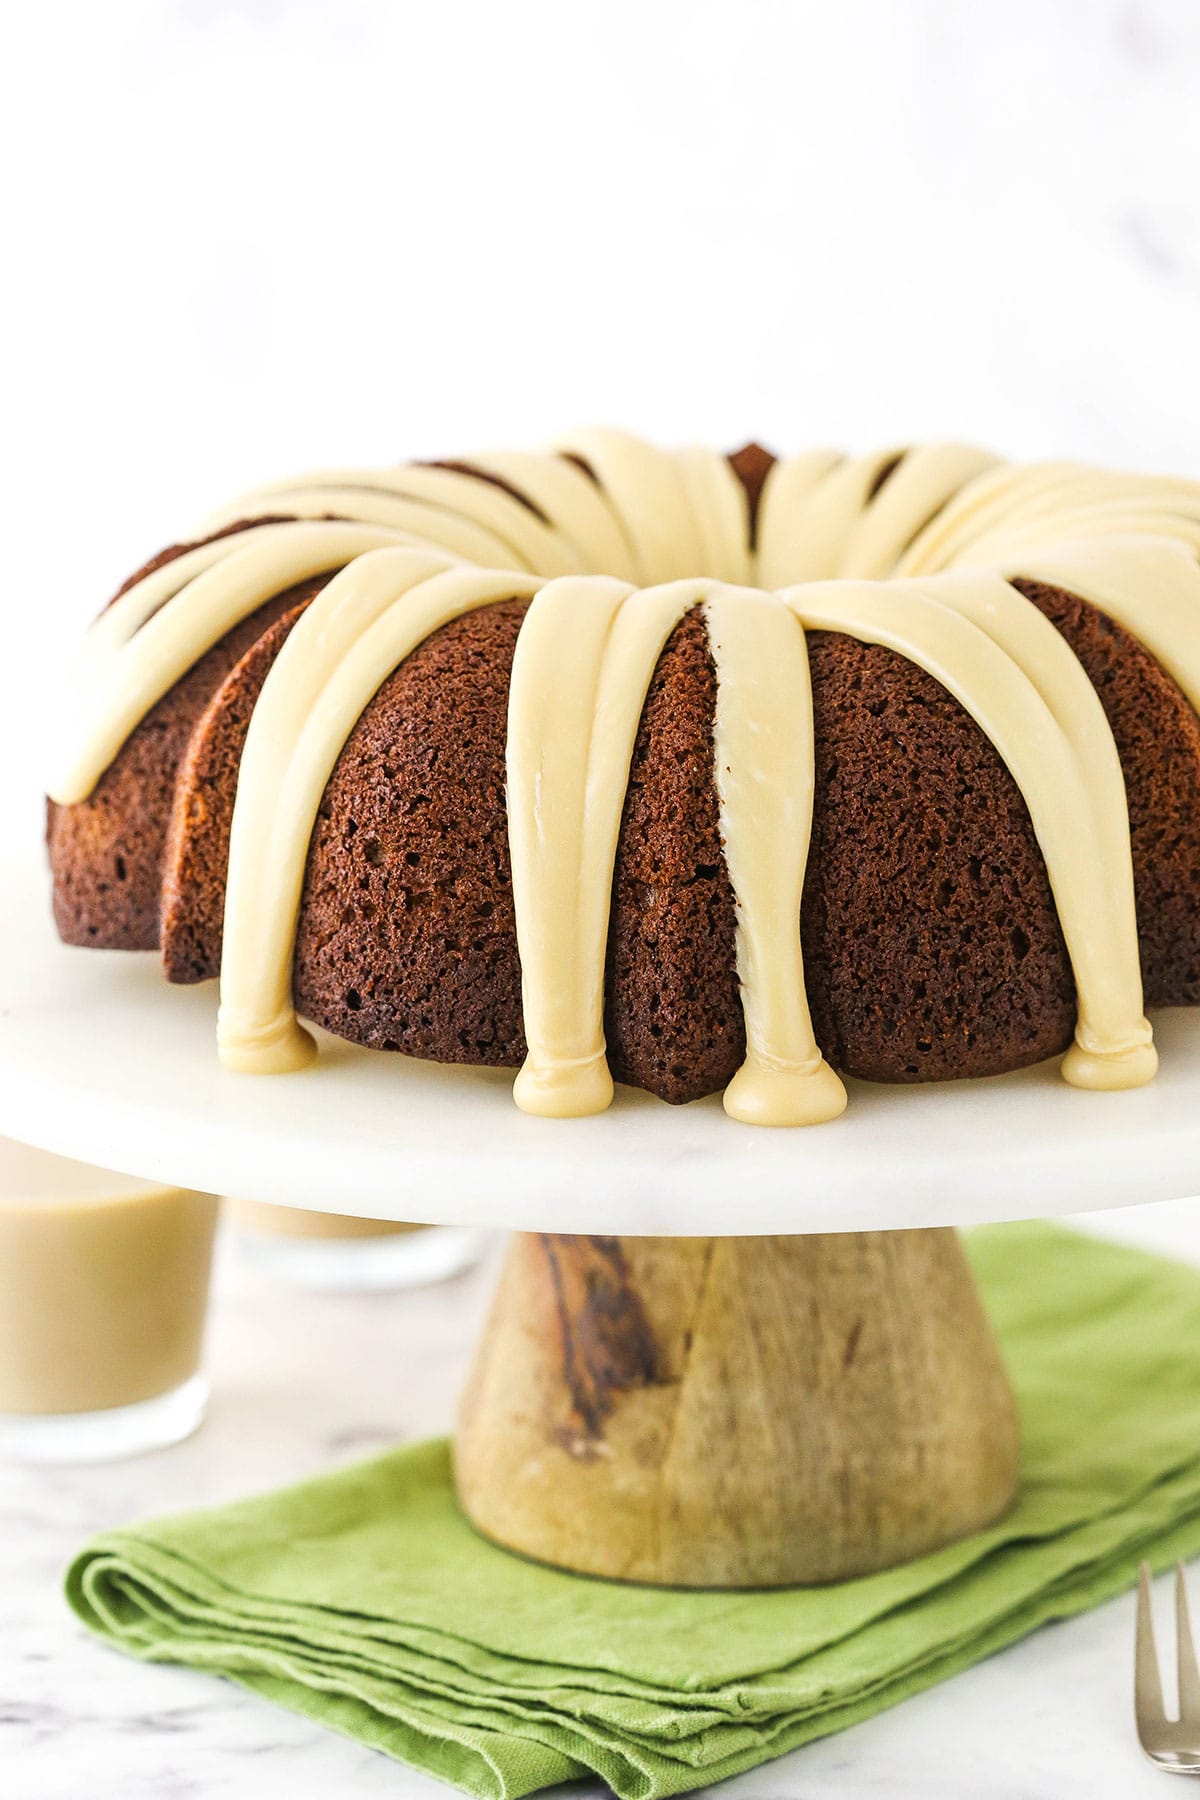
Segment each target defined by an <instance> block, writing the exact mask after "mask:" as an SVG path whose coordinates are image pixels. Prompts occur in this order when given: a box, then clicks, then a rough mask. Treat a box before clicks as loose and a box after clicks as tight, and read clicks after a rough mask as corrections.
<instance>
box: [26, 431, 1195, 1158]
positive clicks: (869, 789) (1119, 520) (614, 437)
mask: <svg viewBox="0 0 1200 1800" xmlns="http://www.w3.org/2000/svg"><path fill="white" fill-rule="evenodd" d="M1198 550H1200V485H1197V484H1194V483H1191V482H1185V481H1176V480H1171V479H1168V478H1165V477H1137V476H1128V475H1115V474H1107V473H1103V472H1100V471H1097V470H1093V469H1089V468H1084V467H1080V466H1077V465H1074V464H1066V463H1058V464H1043V465H1040V466H1033V467H1025V468H1020V467H1014V466H1009V465H1005V464H1003V463H1001V462H999V461H998V460H996V459H995V458H993V457H990V456H988V455H985V454H984V453H982V452H981V451H978V450H974V449H969V448H965V447H962V446H959V445H933V446H929V447H922V448H917V449H908V450H890V451H884V452H881V453H878V454H874V455H870V456H861V457H850V458H847V457H842V456H838V455H836V454H835V453H833V452H831V451H819V452H812V453H808V454H805V455H800V456H795V457H791V458H787V459H782V460H776V459H775V458H774V457H773V456H771V455H770V454H769V453H767V452H766V451H764V450H761V449H759V448H758V447H757V446H753V445H751V446H748V447H747V448H746V449H744V450H741V451H738V452H737V453H736V454H735V455H732V456H729V457H724V456H720V455H717V454H715V453H710V452H708V451H703V450H685V451H681V452H677V453H667V452H664V451H660V450H658V449H655V448H653V447H651V446H650V445H648V444H645V443H642V442H640V441H638V440H636V439H634V438H631V437H628V436H625V435H623V434H621V433H617V432H612V431H603V430H595V431H584V432H580V433H579V434H577V435H576V436H574V437H572V438H570V439H568V440H566V441H564V442H562V443H561V444H559V445H557V446H556V447H555V449H554V450H553V452H552V453H548V454H545V455H525V454H516V453H503V454H494V455H479V456H471V457H467V458H463V459H460V460H456V461H454V462H443V463H436V464H415V465H411V466H408V467H403V468H397V469H386V470H361V469H344V470H336V471H332V472H324V473H320V474H316V475H311V476H307V477H304V478H302V479H300V480H296V481H291V482H287V483H282V484H280V485H278V486H275V487H269V488H264V489H261V490H259V491H258V492H256V493H253V494H251V495H248V496H244V497H243V498H241V499H239V500H237V501H235V502H234V504H233V505H231V506H229V507H227V508H226V509H225V510H224V511H223V512H221V513H219V514H218V515H216V516H215V517H214V518H212V519H210V520H209V521H208V522H207V523H206V524H205V525H204V526H203V528H202V529H201V530H200V531H198V532H197V533H194V534H193V535H192V536H191V537H190V538H189V539H188V541H187V542H184V543H180V544H176V545H174V546H173V547H172V548H171V549H169V550H166V551H164V552H163V553H162V554H161V555H159V556H158V557H156V558H155V559H154V561H152V562H150V563H148V564H147V565H146V566H145V567H144V568H143V569H141V570H140V571H139V572H138V574H137V575H135V576H134V577H133V578H132V580H131V581H130V582H129V583H128V584H127V585H126V586H125V587H124V588H123V589H122V590H121V592H120V593H119V594H118V595H117V597H116V599H115V600H114V601H113V602H112V603H111V604H110V605H109V606H108V608H107V609H106V610H105V611H104V612H103V613H101V615H100V617H99V619H98V620H97V622H96V624H95V625H94V626H93V627H92V629H91V631H90V633H89V634H88V636H87V638H86V640H85V643H84V645H83V650H82V654H81V657H80V662H79V670H78V687H77V691H76V692H75V694H74V695H73V697H72V699H71V702H70V705H69V707H68V708H67V717H68V718H69V721H70V723H69V725H68V728H67V733H66V739H65V746H64V748H65V754H64V756H63V760H62V764H61V767H60V768H59V769H58V771H57V772H56V774H55V778H54V780H53V782H52V784H51V789H50V791H51V801H50V806H49V824H48V842H49V852H50V862H51V866H52V870H53V878H54V912H55V918H56V920H57V924H58V929H59V932H60V934H61V936H62V937H63V938H64V939H65V940H66V942H68V943H70V944H84V945H96V946H102V947H109V948H123V949H136V950H149V949H153V948H158V949H159V950H160V952H161V955H162V959H163V963H164V967H165V970H166V973H167V976H168V978H169V979H170V980H172V981H185V982H188V981H200V980H204V979H206V978H209V977H213V976H217V975H219V977H220V1008H219V1015H218V1039H219V1047H220V1054H221V1056H222V1058H223V1060H224V1061H225V1063H227V1064H228V1065H229V1066H230V1067H231V1068H234V1069H241V1070H261V1071H280V1070H286V1069H293V1068H296V1067H298V1066H299V1065H301V1064H302V1063H303V1062H305V1061H306V1060H307V1058H308V1057H309V1056H310V1055H311V1054H312V1051H313V1040H312V1038H311V1036H310V1034H309V1033H308V1032H307V1031H306V1030H304V1028H303V1027H302V1026H301V1025H299V1024H298V1022H297V1014H299V1015H301V1016H302V1017H304V1018H306V1019H308V1020H310V1021H312V1022H314V1023H316V1024H317V1025H320V1026H323V1027H325V1028H326V1029H327V1030H329V1031H332V1032H335V1033H337V1034H338V1035H339V1036H341V1037H343V1038H347V1039H349V1040H351V1041H352V1042H354V1043H357V1044H362V1045H367V1046H370V1047H373V1048H375V1049H385V1050H401V1051H404V1052H406V1053H408V1054H409V1055H413V1056H420V1057H427V1058H432V1059H435V1060H438V1061H443V1062H462V1063H478V1064H500V1065H506V1066H519V1067H520V1073H519V1075H518V1076H517V1081H516V1089H515V1093H516V1099H517V1103H518V1104H519V1105H520V1106H521V1107H523V1108H524V1109H525V1110H527V1111H529V1112H533V1113H541V1114H548V1115H557V1116H566V1115H572V1114H583V1113H590V1112H595V1111H598V1110H600V1109H602V1108H603V1107H604V1106H606V1105H607V1103H608V1101H609V1100H610V1098H611V1095H612V1081H613V1077H615V1078H616V1079H617V1080H619V1081H622V1082H626V1083H630V1084H632V1085H634V1086H637V1087H642V1088H646V1089H648V1090H649V1091H650V1092H651V1093H653V1094H656V1095H658V1096H660V1097H661V1098H662V1099H664V1100H668V1101H675V1102H678V1101H686V1100H691V1099H694V1098H697V1097H699V1096H701V1095H706V1094H710V1093H714V1092H716V1091H718V1090H720V1089H724V1093H725V1107H726V1110H727V1111H728V1112H729V1113H731V1114H732V1115H733V1116H734V1117H735V1118H737V1119H741V1120H744V1121H747V1122H751V1123H760V1124H800V1123H809V1122H814V1121H819V1120H823V1119H828V1118H832V1117H833V1116H834V1115H835V1114H836V1113H838V1112H839V1111H840V1110H841V1109H842V1106H843V1105H844V1102H845V1093H844V1089H843V1087H842V1083H841V1080H840V1078H839V1073H837V1072H840V1073H842V1074H845V1073H850V1074H853V1075H857V1076H862V1077H865V1078H867V1079H869V1080H875V1081H886V1082H911V1081H938V1080H946V1079H950V1078H953V1077H956V1076H979V1075H989V1074H994V1073H999V1072H1003V1071H1007V1070H1012V1069H1016V1068H1019V1067H1021V1066H1023V1065H1025V1064H1028V1063H1033V1062H1037V1061H1039V1060H1041V1059H1042V1058H1046V1057H1050V1056H1053V1055H1056V1054H1059V1053H1061V1052H1064V1051H1065V1052H1066V1055H1065V1057H1064V1059H1063V1064H1062V1068H1063V1073H1064V1075H1065V1076H1066V1079H1067V1080H1068V1081H1070V1082H1072V1083H1074V1084H1075V1085H1077V1086H1083V1087H1092V1088H1119V1087H1132V1086H1137V1085H1139V1084H1141V1083H1142V1082H1145V1081H1148V1080H1149V1079H1150V1078H1151V1077H1152V1075H1153V1073H1154V1069H1155V1062H1156V1056H1155V1050H1154V1046H1153V1042H1152V1037H1151V1031H1150V1026H1149V1024H1148V1023H1147V1021H1146V1018H1145V1017H1144V1006H1145V1005H1150V1006H1155V1005H1191V1004H1195V1003H1196V1002H1197V1001H1198V1000H1200V722H1198V720H1197V709H1200V564H1198ZM835 1071H837V1072H835Z"/></svg>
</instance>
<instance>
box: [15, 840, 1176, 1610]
mask: <svg viewBox="0 0 1200 1800" xmlns="http://www.w3.org/2000/svg"><path fill="white" fill-rule="evenodd" d="M47 886H48V883H47V880H46V877H45V874H44V871H43V867H42V864H41V859H40V857H38V856H37V855H30V856H28V857H26V858H23V859H22V858H18V859H15V860H11V861H9V862H6V863H4V864H3V865H0V893H2V894H3V902H4V921H5V929H4V931H3V933H0V1133H4V1134H5V1135H8V1136H11V1137H15V1138H18V1139H21V1140H23V1141H25V1142H27V1143H30V1144H34V1145H36V1146H38V1147H40V1148H43V1149H48V1150H55V1151H58V1152H59V1153H60V1154H63V1155H67V1156H72V1157H76V1158H79V1159H81V1160H83V1161H87V1162H92V1163H97V1164H100V1165H102V1166H106V1167H109V1168H117V1169H120V1170H122V1171H124V1172H127V1173H129V1174H133V1175H137V1176H142V1177H147V1178H150V1179H157V1180H161V1181H166V1182H170V1183H172V1184H174V1185H178V1186H186V1187H192V1188H198V1189H203V1190H208V1191H211V1192H214V1193H219V1194H232V1195H236V1196H240V1197H243V1198H247V1199H252V1200H261V1201H266V1202H270V1203H274V1204H276V1205H288V1206H301V1207H314V1208H318V1209H322V1210H324V1211H327V1212H345V1213H349V1214H356V1215H359V1216H364V1217H373V1218H380V1219H403V1220H413V1221H422V1222H427V1223H439V1224H441V1223H446V1224H455V1225H474V1226H492V1227H497V1226H505V1227H511V1228H515V1229H516V1230H517V1231H518V1233H519V1234H520V1235H518V1236H517V1237H516V1238H515V1239H514V1242H513V1245H512V1248H511V1250H510V1253H509V1257H508V1261H507V1264H506V1266H505V1269H504V1272H503V1274H502V1276H501V1280H500V1285H499V1289H498V1292H497V1296H496V1300H495V1304H494V1307H493V1311H492V1315H491V1319H490V1321H489V1324H488V1326H487V1329H486V1331H485V1334H484V1339H483V1342H482V1344H481V1346H480V1349H479V1351H478V1353H477V1356H476V1360H475V1365H474V1368H473V1371H472V1374H471V1377H470V1380H469V1382H468V1385H467V1391H466V1395H465V1398H464V1402H463V1407H462V1412H461V1415H460V1421H459V1429H458V1435H457V1440H456V1458H455V1460H456V1473H457V1478H458V1484H459V1492H460V1495H461V1498H462V1500H463V1504H464V1506H465V1508H466V1510H467V1512H468V1514H469V1515H470V1517H471V1518H472V1519H473V1520H474V1521H475V1523H476V1524H477V1525H478V1526H479V1527H480V1529H482V1530H483V1531H484V1532H486V1533H487V1534H488V1535H490V1536H492V1537H493V1538H495V1539H496V1540H497V1541H499V1542H501V1543H503V1544H506V1545H509V1546H510V1547H512V1548H515V1549H518V1550H521V1551H523V1552H525V1553H527V1554H529V1555H532V1556H536V1557H539V1558H541V1559H543V1560H546V1561H549V1562H553V1563H556V1564H559V1565H562V1566H565V1567H569V1568H573V1569H579V1570H584V1571H587V1572H589V1573H593V1574H600V1575H607V1576H617V1577H624V1578H627V1579H634V1580H640V1581H649V1582H659V1583H680V1584H687V1585H699V1586H724V1587H735V1586H769V1585H774V1584H779V1583H785V1582H798V1581H822V1580H833V1579H838V1578H840V1577H844V1576H846V1575H850V1574H860V1573H863V1572H866V1571H868V1570H871V1569H877V1568H882V1567H885V1566H888V1565H889V1564H893V1563H895V1562H898V1561H901V1560H903V1559H904V1558H906V1557H909V1556H913V1555H917V1554H919V1553H921V1552H922V1551H925V1550H929V1549H932V1548H933V1547H935V1546H936V1545H939V1544H942V1543H946V1542H949V1541H951V1540H952V1539H954V1538H956V1537H958V1536H961V1535H963V1534H964V1533H966V1532H968V1531H971V1530H975V1529H978V1528H979V1527H981V1526H982V1525H984V1524H985V1523H987V1522H989V1521H990V1520H991V1519H993V1518H995V1517H996V1516H998V1515H999V1514H1000V1513H1001V1512H1002V1511H1003V1510H1004V1508H1005V1507H1006V1506H1007V1504H1008V1502H1009V1500H1010V1499H1011V1497H1012V1493H1013V1491H1014V1488H1015V1483H1016V1478H1017V1457H1018V1450H1017V1434H1016V1422H1015V1413H1014V1409H1013V1404H1012V1397H1011V1393H1010V1390H1009V1387H1008V1383H1007V1379H1006V1376H1005V1374H1004V1370H1003V1367H1002V1365H1001V1361H1000V1357H999V1353H998V1350H997V1347H996V1344H995V1341H994V1338H993V1336H992V1333H991V1330H990V1327H989V1326H988V1324H987V1321H986V1319H985V1317H984V1315H983V1313H982V1310H981V1308H980V1305H979V1301H978V1297H977V1295H976V1293H975V1289H974V1286H973V1283H972V1280H971V1277H970V1273H969V1270H968V1267H967V1264H966V1262H965V1259H964V1257H963V1254H962V1250H961V1247H960V1245H959V1242H958V1238H957V1235H956V1233H955V1232H954V1231H953V1230H952V1229H950V1227H952V1226H954V1225H962V1224H974V1223H978V1222H980V1221H984V1220H997V1219H1011V1218H1022V1217H1031V1216H1049V1215H1054V1214H1065V1213H1069V1212H1071V1211H1073V1210H1074V1211H1077V1210H1084V1209H1087V1210H1092V1209H1095V1208H1099V1207H1106V1206H1128V1205H1132V1204H1134V1203H1138V1202H1146V1201H1153V1200H1166V1199H1175V1198H1180V1197H1185V1196H1187V1195H1190V1194H1193V1193H1196V1192H1198V1191H1200V1013H1188V1012H1183V1011H1172V1012H1164V1013H1160V1014H1158V1015H1156V1019H1155V1026H1156V1035H1157V1039H1158V1043H1159V1049H1160V1054H1161V1071H1160V1075H1159V1078H1158V1080H1157V1082H1156V1083H1154V1084H1153V1085H1151V1086H1150V1087H1148V1088H1143V1089H1141V1090H1139V1091H1137V1092H1133V1093H1125V1094H1115V1095H1105V1094H1092V1093H1084V1092H1079V1091H1076V1090H1072V1089H1069V1088H1067V1087H1066V1086H1065V1085H1064V1084H1063V1083H1062V1082H1061V1081H1059V1080H1058V1078H1057V1076H1056V1074H1055V1072H1054V1070H1053V1069H1052V1068H1049V1067H1046V1066H1043V1067H1041V1068H1038V1069H1033V1070H1026V1071H1024V1072H1022V1073H1021V1074H1018V1075H1013V1076H1006V1077H1003V1078H1000V1079H995V1080H990V1081H982V1082H958V1083H949V1084H946V1085H943V1086H936V1087H925V1088H911V1087H910V1088H891V1087H877V1086H872V1085H870V1084H867V1083H862V1082H854V1081H851V1082H849V1083H848V1084H847V1085H848V1088H849V1093H850V1104H849V1110H848V1113H847V1116H846V1117H845V1118H844V1119H843V1120H842V1121H840V1122H839V1123H835V1124H833V1125H828V1126H823V1127H818V1128H816V1129H813V1130H808V1131H773V1130H762V1129H757V1128H753V1127H746V1126H740V1125H737V1124H735V1123H734V1122H732V1121H731V1120H729V1119H727V1118H726V1117H725V1115H724V1113H723V1112H722V1110H721V1106H720V1102H719V1100H717V1099H713V1100H709V1101H702V1102H699V1103H696V1104H693V1105H691V1106H687V1107H683V1108H671V1107H667V1106H664V1105H662V1104H661V1103H659V1102H658V1101H655V1100H652V1099H650V1098H649V1097H647V1096H645V1095H641V1094H636V1093H633V1092H630V1091H628V1090H619V1091H618V1096H617V1100H616V1102H615V1104H614V1106H613V1108H612V1109H611V1111H610V1112H608V1113H606V1114H603V1115H602V1116H600V1117H598V1118H593V1119H584V1120H574V1121H554V1120H544V1119H531V1118H526V1117H524V1116H523V1115H522V1114H520V1113H519V1112H517V1110H516V1108H515V1107H514V1106H513V1103H512V1098H511V1079H512V1078H511V1074H510V1073H509V1072H507V1071H480V1070H476V1069H452V1068H442V1067H439V1066H436V1065H432V1064H426V1063H419V1062H414V1061H410V1060H408V1059H401V1058H400V1057H396V1056H388V1055H384V1054H382V1053H375V1052H369V1051H363V1050H358V1049H355V1048H353V1047H351V1046H348V1045H345V1044H342V1043H340V1042H337V1041H336V1040H334V1039H331V1038H324V1037H322V1039H321V1056H320V1057H319V1059H318V1061H317V1063H316V1064H315V1065H314V1066H313V1067H311V1068H309V1069H307V1070H305V1071H303V1072H302V1073H300V1074H296V1075H290V1076H286V1077H263V1078H250V1077H247V1076H242V1075H235V1074H231V1073H229V1072H228V1071H226V1070H224V1069H222V1068H221V1066H220V1064H219V1063H218V1062H217V1058H216V1050H215V1042H214V1026H215V1005H216V999H215V993H214V990H213V988H212V986H211V985H208V986H204V987H198V988H170V987H167V986H165V985H164V983H163V982H162V979H161V977H160V975H159V972H158V969H157V966H156V961H155V959H154V958H153V957H150V956H130V955H127V954H122V953H120V952H102V951H82V950H71V949H66V948H64V947H63V946H62V945H60V944H59V942H58V940H57V938H56V936H55V934H54V931H53V927H52V925H51V922H50V917H49V908H48V903H47V898H46V893H47Z"/></svg>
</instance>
